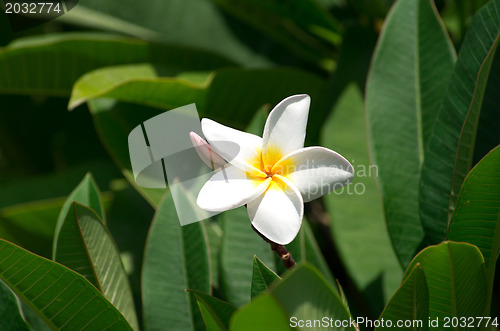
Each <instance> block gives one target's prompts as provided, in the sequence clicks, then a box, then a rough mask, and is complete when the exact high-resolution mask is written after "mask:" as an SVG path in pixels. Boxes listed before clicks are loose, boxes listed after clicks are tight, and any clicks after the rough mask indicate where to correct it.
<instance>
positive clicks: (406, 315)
mask: <svg viewBox="0 0 500 331" xmlns="http://www.w3.org/2000/svg"><path fill="white" fill-rule="evenodd" d="M379 320H384V321H385V322H384V326H385V327H379V328H376V330H384V329H387V330H390V329H392V328H394V327H396V326H397V322H398V321H400V320H402V321H410V322H411V323H421V324H420V325H419V324H412V325H411V327H406V328H405V329H406V330H428V329H429V327H428V320H429V291H428V289H427V282H426V280H425V274H424V271H423V269H422V267H421V266H420V265H419V264H418V263H417V264H416V265H415V267H414V268H413V269H412V271H411V272H410V274H409V275H408V277H407V278H406V279H405V280H403V282H402V283H401V286H400V287H399V289H398V290H397V291H396V293H394V295H393V296H392V298H391V300H390V301H389V303H388V304H387V306H386V307H385V309H384V311H383V312H382V315H380V318H379ZM388 321H391V323H392V324H391V325H388V323H389V322H388ZM398 329H402V328H401V327H398Z"/></svg>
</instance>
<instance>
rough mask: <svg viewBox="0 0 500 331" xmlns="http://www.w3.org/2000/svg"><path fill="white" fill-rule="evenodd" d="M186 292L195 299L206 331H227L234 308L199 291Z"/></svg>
mask: <svg viewBox="0 0 500 331" xmlns="http://www.w3.org/2000/svg"><path fill="white" fill-rule="evenodd" d="M188 291H189V292H191V293H193V294H194V296H195V297H196V301H197V302H198V306H199V307H200V310H201V315H202V316H203V321H204V322H205V327H206V328H207V330H227V329H229V319H230V318H231V316H232V315H233V314H234V312H236V307H235V306H233V305H232V304H230V303H228V302H224V301H222V300H219V299H217V298H214V297H213V296H210V295H208V294H206V293H203V292H200V291H195V290H188Z"/></svg>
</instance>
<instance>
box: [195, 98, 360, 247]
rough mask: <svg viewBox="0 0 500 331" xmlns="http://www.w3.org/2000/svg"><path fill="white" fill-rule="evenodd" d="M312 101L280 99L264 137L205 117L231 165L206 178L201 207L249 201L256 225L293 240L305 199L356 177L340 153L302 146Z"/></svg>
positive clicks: (208, 132) (278, 239)
mask: <svg viewBox="0 0 500 331" xmlns="http://www.w3.org/2000/svg"><path fill="white" fill-rule="evenodd" d="M310 102H311V98H310V97H309V96H308V95H305V94H302V95H295V96H291V97H288V98H286V99H284V100H283V101H281V102H280V103H279V104H278V105H277V106H276V107H274V109H273V110H272V111H271V113H270V114H269V116H268V118H267V121H266V125H265V127H264V134H263V137H262V138H261V137H258V136H256V135H253V134H250V133H246V132H242V131H238V130H235V129H232V128H229V127H227V126H224V125H221V124H219V123H217V122H214V121H212V120H210V119H206V118H204V119H202V121H201V126H202V130H203V134H204V135H205V137H206V138H207V140H208V142H209V143H210V146H211V147H212V148H213V150H214V151H215V152H216V153H218V154H219V155H220V156H222V157H223V158H224V159H225V160H226V161H227V162H228V163H229V165H227V166H226V167H225V168H223V169H220V170H219V171H218V172H216V173H215V174H214V175H213V176H212V177H211V178H210V179H209V180H208V181H207V182H206V183H205V185H204V186H203V188H202V189H201V191H200V193H199V194H198V199H197V203H198V205H199V206H200V208H202V209H205V210H207V211H213V212H221V211H225V210H229V209H233V208H237V207H240V206H243V205H245V204H246V205H247V210H248V215H249V217H250V220H251V222H252V225H253V226H254V228H255V229H256V230H257V231H259V232H260V233H261V234H262V235H263V236H265V237H266V238H268V239H269V240H271V241H273V242H275V243H278V244H281V245H286V244H288V243H290V242H291V241H292V240H293V239H294V238H295V236H296V235H297V234H298V232H299V230H300V226H301V223H302V217H303V214H304V202H308V201H311V200H313V199H316V198H318V197H320V196H322V195H324V194H326V193H328V192H330V191H332V190H333V189H337V188H339V187H341V186H343V185H346V184H348V183H349V182H350V181H351V180H352V178H353V177H354V169H353V167H352V165H351V164H350V163H349V162H348V161H347V160H346V159H345V158H343V157H342V156H341V155H340V154H338V153H336V152H334V151H332V150H330V149H327V148H323V147H306V148H304V139H305V135H306V124H307V116H308V113H309V105H310ZM234 146H238V147H239V148H234Z"/></svg>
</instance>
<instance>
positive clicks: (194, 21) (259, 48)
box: [59, 0, 293, 67]
mask: <svg viewBox="0 0 500 331" xmlns="http://www.w3.org/2000/svg"><path fill="white" fill-rule="evenodd" d="M59 19H60V20H62V21H64V22H69V23H76V24H82V25H85V26H88V27H91V28H93V29H96V28H97V29H102V30H107V31H116V32H119V33H124V34H128V35H132V36H135V37H138V38H140V39H146V40H157V41H161V42H166V43H168V44H173V45H180V46H184V47H193V48H196V49H200V50H208V51H211V52H213V53H216V54H221V55H224V56H226V57H228V58H230V59H232V60H234V61H236V62H237V63H239V64H242V65H244V66H247V67H255V66H265V65H270V64H272V61H271V60H269V59H268V58H267V56H271V57H273V58H274V57H275V55H277V56H281V58H278V59H279V60H283V54H284V53H285V52H284V51H283V48H282V47H277V45H276V44H275V43H273V42H272V41H271V40H269V39H268V38H266V36H265V35H263V34H261V33H258V32H257V31H255V30H253V29H250V28H248V27H247V26H245V24H243V23H242V22H239V21H238V20H235V19H232V18H231V17H228V15H225V14H224V13H223V12H222V11H221V10H219V8H217V6H216V5H215V4H214V3H213V2H212V1H207V0H203V1H200V0H182V1H179V0H177V1H162V2H158V3H154V4H148V5H144V4H141V3H138V2H136V1H132V0H122V1H121V2H120V8H119V10H117V7H116V5H115V4H112V3H108V2H103V1H99V0H87V1H85V3H80V4H79V5H78V6H77V7H75V8H73V9H72V10H71V11H70V12H69V13H67V14H65V15H63V16H62V17H61V18H59ZM285 54H286V53H285ZM287 57H290V55H288V54H287ZM292 61H293V59H292Z"/></svg>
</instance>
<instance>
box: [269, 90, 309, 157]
mask: <svg viewBox="0 0 500 331" xmlns="http://www.w3.org/2000/svg"><path fill="white" fill-rule="evenodd" d="M310 103H311V98H310V97H309V96H308V95H307V94H300V95H294V96H291V97H288V98H286V99H284V100H283V101H281V102H280V103H279V104H278V105H276V107H274V109H273V110H272V111H271V113H270V114H269V116H268V118H267V121H266V125H265V127H264V135H263V137H262V159H263V160H264V164H265V165H271V166H272V165H274V164H275V163H276V162H277V161H278V160H279V159H280V158H281V157H283V156H285V155H286V154H288V153H291V152H293V151H295V150H297V149H300V148H302V147H304V139H305V137H306V126H307V115H308V114H309V105H310Z"/></svg>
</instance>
